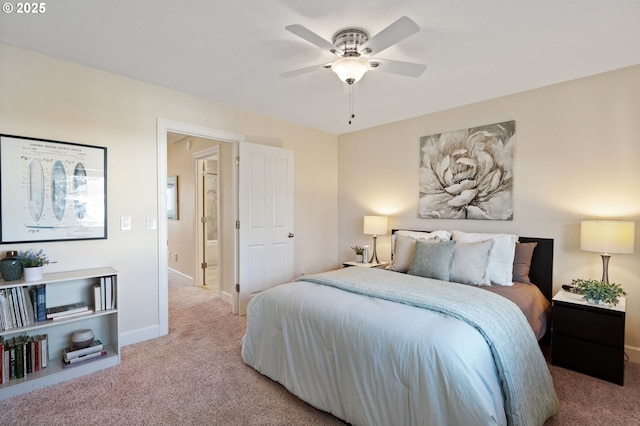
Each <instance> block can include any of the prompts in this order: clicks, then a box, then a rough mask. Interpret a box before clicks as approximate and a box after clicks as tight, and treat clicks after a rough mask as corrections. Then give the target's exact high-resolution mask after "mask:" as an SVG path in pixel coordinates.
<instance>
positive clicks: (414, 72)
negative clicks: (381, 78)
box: [370, 58, 427, 77]
mask: <svg viewBox="0 0 640 426" xmlns="http://www.w3.org/2000/svg"><path fill="white" fill-rule="evenodd" d="M370 62H371V63H372V64H378V65H377V66H375V65H374V69H376V70H379V71H383V72H388V73H391V74H400V75H404V76H407V77H420V76H421V75H422V73H423V72H424V70H426V69H427V66H426V65H424V64H416V63H413V62H402V61H392V60H389V59H378V58H376V59H371V60H370Z"/></svg>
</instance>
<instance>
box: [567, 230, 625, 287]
mask: <svg viewBox="0 0 640 426" xmlns="http://www.w3.org/2000/svg"><path fill="white" fill-rule="evenodd" d="M634 240H635V222H633V221H614V220H583V221H582V222H581V223H580V249H581V250H586V251H595V252H599V253H601V254H600V256H602V282H603V283H605V284H609V258H611V253H633V244H634Z"/></svg>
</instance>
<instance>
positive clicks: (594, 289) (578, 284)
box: [571, 279, 627, 306]
mask: <svg viewBox="0 0 640 426" xmlns="http://www.w3.org/2000/svg"><path fill="white" fill-rule="evenodd" d="M571 285H572V286H573V292H574V293H578V294H582V295H583V296H584V298H585V300H586V301H587V302H589V303H594V304H597V305H602V304H611V305H614V306H615V305H617V304H618V302H619V301H620V296H625V295H626V294H627V293H626V292H625V291H624V290H623V289H622V287H621V286H620V284H615V283H608V282H603V281H598V280H583V279H575V280H572V281H571Z"/></svg>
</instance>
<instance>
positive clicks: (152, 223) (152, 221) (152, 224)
mask: <svg viewBox="0 0 640 426" xmlns="http://www.w3.org/2000/svg"><path fill="white" fill-rule="evenodd" d="M156 227H157V223H156V218H155V217H154V216H147V229H156Z"/></svg>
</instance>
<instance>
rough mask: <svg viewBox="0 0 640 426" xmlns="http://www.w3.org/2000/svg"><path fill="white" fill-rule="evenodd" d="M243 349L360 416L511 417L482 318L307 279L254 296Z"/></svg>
mask: <svg viewBox="0 0 640 426" xmlns="http://www.w3.org/2000/svg"><path fill="white" fill-rule="evenodd" d="M348 269H354V270H356V269H364V268H348ZM380 272H386V273H388V274H393V273H391V272H388V271H380ZM354 273H355V272H354ZM363 273H364V274H370V273H371V272H363ZM492 296H495V295H492ZM495 297H498V296H495ZM525 323H526V321H525ZM534 341H535V338H534ZM536 349H537V348H536ZM242 357H243V360H244V361H245V363H247V364H248V365H250V366H252V367H253V368H255V369H256V370H258V371H260V372H261V373H262V374H264V375H266V376H268V377H270V378H272V379H273V380H276V381H278V382H280V383H282V384H283V385H284V386H285V387H286V388H287V389H288V390H289V391H291V392H292V393H293V394H295V395H297V396H298V397H300V398H301V399H302V400H304V401H306V402H308V403H310V404H311V405H313V406H315V407H317V408H319V409H322V410H325V411H328V412H330V413H333V414H334V415H336V416H337V417H339V418H341V419H344V420H346V421H347V422H349V423H352V424H354V425H421V424H426V425H453V424H456V425H458V424H459V425H493V424H497V425H503V424H507V420H508V418H509V417H508V416H507V415H506V413H505V405H506V404H508V403H505V396H504V393H503V389H502V387H501V379H500V378H499V374H498V371H497V368H496V366H495V362H494V356H493V354H492V352H491V349H490V347H489V345H488V344H487V342H486V341H485V338H484V337H483V335H482V334H481V333H480V332H479V331H478V330H477V329H476V328H475V327H474V326H472V325H470V324H469V323H467V322H465V321H461V320H459V319H456V318H453V317H451V316H448V315H445V314H442V313H438V312H435V311H432V310H428V309H424V308H419V307H415V306H410V305H407V304H403V303H396V302H392V301H389V300H383V299H380V298H374V297H370V296H366V295H362V294H356V293H352V292H348V291H344V290H341V289H338V288H333V287H330V286H326V285H321V284H316V283H310V282H304V281H301V282H296V283H291V284H285V285H282V286H279V287H276V288H274V289H271V290H269V291H266V292H264V293H261V294H259V295H257V296H255V297H254V298H253V299H252V301H251V303H250V305H249V308H248V316H247V332H246V335H245V337H244V338H243V344H242ZM527 362H528V360H526V359H523V360H522V363H523V368H527V367H528V365H527ZM545 368H546V365H545ZM547 373H548V371H547ZM551 393H552V395H549V400H555V401H557V400H556V399H555V392H554V391H553V388H551ZM533 397H534V398H535V395H533ZM548 410H549V411H550V414H549V415H551V414H552V412H554V411H555V407H551V408H549V409H548ZM511 422H512V423H513V422H514V420H513V419H511ZM516 423H520V424H527V421H523V418H516Z"/></svg>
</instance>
